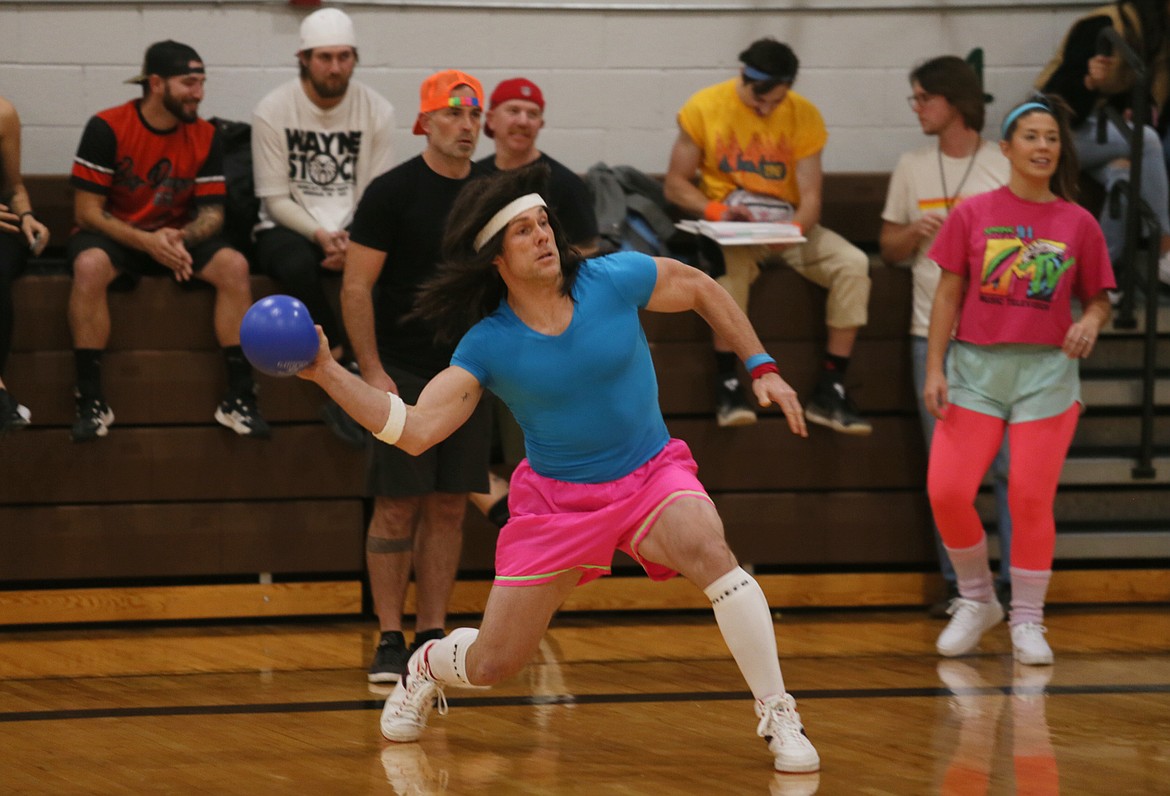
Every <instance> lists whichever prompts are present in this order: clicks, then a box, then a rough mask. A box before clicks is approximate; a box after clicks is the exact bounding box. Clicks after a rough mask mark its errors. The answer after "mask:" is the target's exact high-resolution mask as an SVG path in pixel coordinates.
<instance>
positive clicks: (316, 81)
mask: <svg viewBox="0 0 1170 796" xmlns="http://www.w3.org/2000/svg"><path fill="white" fill-rule="evenodd" d="M297 61H298V62H299V65H300V76H299V77H298V78H296V79H294V80H290V81H288V82H287V83H284V84H282V85H280V86H278V87H277V88H275V89H273V90H272V91H271V92H270V93H269V94H268V95H267V96H266V97H264V99H262V100H261V101H260V103H259V104H258V105H257V106H256V110H255V112H254V113H253V116H252V158H253V163H254V165H253V173H254V177H255V182H256V196H257V197H258V198H259V199H260V201H261V206H260V223H259V224H258V225H257V226H256V264H257V266H258V268H259V269H260V270H261V271H262V272H264V273H266V274H268V275H269V276H271V277H273V278H274V279H276V280H277V282H279V283H280V285H281V288H282V289H283V290H284V291H285V292H287V293H289V294H291V295H293V296H295V297H297V298H298V299H300V300H301V301H302V302H304V304H305V306H306V307H307V308H308V310H309V314H310V315H312V317H313V320H314V321H316V322H317V323H319V324H320V325H321V326H322V328H323V329H324V330H325V333H326V335H328V336H329V339H330V340H331V341H333V342H334V344H335V347H334V349H333V353H334V356H335V357H337V358H341V356H342V350H343V347H342V341H344V340H345V333H344V329H343V327H342V325H341V323H340V322H339V320H338V317H337V314H336V313H335V312H334V311H333V307H332V305H331V304H330V303H329V301H328V300H327V299H326V296H325V291H324V289H323V285H322V281H321V278H322V276H323V274H324V273H325V272H328V271H333V272H337V273H340V272H341V270H342V268H343V267H344V265H345V252H346V247H347V246H348V245H349V232H348V230H347V228H348V226H349V224H350V222H351V221H352V220H353V212H354V208H356V207H357V203H358V200H359V199H360V198H361V195H362V192H363V191H364V190H365V188H366V186H367V185H369V183H370V181H371V180H372V179H373V178H374V177H377V176H378V175H379V174H381V173H382V172H384V171H388V170H389V169H390V168H391V167H392V166H393V165H394V158H393V149H392V146H391V136H392V133H393V130H394V108H393V107H392V106H391V105H390V103H389V102H388V101H387V100H386V99H385V98H384V97H382V96H381V95H380V94H378V93H377V92H375V91H374V90H373V89H371V88H369V87H368V86H366V85H364V84H362V83H360V82H358V81H357V80H354V79H352V78H353V71H354V67H355V66H356V65H357V62H358V52H357V38H356V36H355V35H354V29H353V22H352V20H350V18H349V17H348V16H347V15H346V14H345V13H344V12H343V11H340V10H338V9H336V8H322V9H320V10H318V11H314V12H313V13H312V14H310V15H309V16H307V17H305V19H304V20H303V21H302V23H301V41H300V48H299V50H298V51H297ZM327 420H328V417H327Z"/></svg>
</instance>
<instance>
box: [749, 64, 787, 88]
mask: <svg viewBox="0 0 1170 796" xmlns="http://www.w3.org/2000/svg"><path fill="white" fill-rule="evenodd" d="M743 76H744V77H746V78H747V79H748V80H775V81H776V82H778V83H791V82H792V78H791V77H788V76H787V75H782V76H780V77H777V76H776V75H770V74H768V73H767V72H764V71H761V70H759V69H756V68H755V67H754V66H749V65H748V64H744V65H743Z"/></svg>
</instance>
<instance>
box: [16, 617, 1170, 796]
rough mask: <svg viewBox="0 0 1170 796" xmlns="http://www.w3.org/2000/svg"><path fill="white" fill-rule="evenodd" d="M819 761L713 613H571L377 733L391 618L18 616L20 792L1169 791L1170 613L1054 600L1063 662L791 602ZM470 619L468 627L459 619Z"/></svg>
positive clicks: (790, 673)
mask: <svg viewBox="0 0 1170 796" xmlns="http://www.w3.org/2000/svg"><path fill="white" fill-rule="evenodd" d="M777 619H778V621H777V623H776V628H777V636H778V639H779V644H780V654H781V659H782V664H783V668H784V674H785V678H786V680H787V684H788V687H789V689H790V690H791V691H792V692H793V693H794V694H795V695H796V697H797V699H798V705H799V708H800V711H801V714H802V716H803V718H804V722H805V725H806V727H807V730H808V733H809V735H810V737H811V738H812V739H813V741H814V742H815V743H816V746H817V748H818V750H819V752H820V754H821V758H822V764H823V768H822V771H821V772H820V773H819V775H811V776H784V775H774V774H773V772H772V769H771V759H770V756H769V755H768V753H767V751H766V749H765V746H764V743H763V741H761V740H760V739H758V738H757V737H756V736H755V727H756V720H755V717H754V715H753V713H752V706H751V701H750V697H749V695H748V693H747V690H746V687H745V686H744V684H743V681H742V680H741V679H740V677H739V674H738V672H737V670H736V669H735V666H734V665H733V664H732V662H731V660H730V658H729V657H728V655H727V653H726V650H725V648H724V646H723V644H722V641H721V639H720V637H719V634H718V631H717V629H716V628H715V625H714V622H713V621H712V619H711V617H710V616H709V614H708V613H706V612H674V613H670V612H653V613H643V614H633V613H615V614H584V615H562V616H561V617H558V618H557V619H556V620H554V625H553V628H552V630H551V632H550V633H549V635H548V637H547V639H546V643H545V645H544V647H543V649H542V651H541V656H540V658H539V660H537V661H535V662H534V663H533V664H532V665H531V666H530V667H529V668H528V670H527V671H526V672H525V673H524V674H522V675H521V676H520V677H518V678H516V679H515V680H514V681H511V682H509V683H507V684H506V685H504V686H502V687H498V688H496V689H493V690H491V691H467V690H459V691H457V690H454V689H451V690H449V691H448V698H449V701H450V713H449V715H447V716H445V717H441V718H440V717H439V716H438V715H432V718H431V726H430V728H429V729H428V730H427V732H426V733H425V734H424V736H423V739H422V741H421V742H420V743H417V744H404V745H395V744H389V743H386V742H385V741H383V740H382V739H381V737H380V735H379V733H378V715H379V710H380V707H381V701H382V698H383V697H384V694H382V695H379V694H376V693H372V692H371V691H370V689H369V687H368V686H367V683H366V680H365V666H366V664H367V663H368V660H369V656H370V653H371V649H372V647H373V644H374V641H375V636H376V633H375V629H374V627H373V623H372V622H370V621H356V620H348V619H347V620H343V621H336V622H288V623H270V624H263V625H259V624H234V625H208V624H202V625H190V624H188V625H182V626H174V625H172V626H141V625H140V626H131V627H118V628H113V629H92V628H91V629H68V628H60V629H47V630H12V631H9V632H6V633H4V634H3V635H0V793H20V794H36V793H53V794H57V793H70V794H135V793H145V792H153V793H217V794H219V793H222V794H248V795H249V796H258V795H259V794H283V793H290V794H293V793H295V794H299V795H301V796H304V795H306V794H318V793H322V794H334V793H337V794H346V793H379V794H380V793H385V794H411V795H412V796H421V795H422V794H589V795H590V796H592V795H593V794H623V795H624V794H654V796H665V795H666V794H769V793H770V794H810V793H814V792H816V793H821V794H858V793H863V794H871V795H872V794H899V795H901V794H934V793H944V794H952V793H953V794H971V793H978V794H984V793H987V794H1011V793H1020V794H1055V793H1062V794H1106V793H1107V794H1110V796H1121V795H1122V794H1154V793H1161V794H1165V793H1168V792H1170V790H1168V786H1167V782H1170V612H1168V611H1167V609H1166V606H1165V605H1156V606H1147V607H1077V606H1056V607H1055V608H1053V609H1052V610H1051V612H1050V615H1049V617H1048V627H1049V631H1050V632H1049V636H1048V638H1049V640H1050V642H1051V643H1052V646H1053V648H1054V649H1055V650H1056V654H1057V660H1056V664H1055V665H1054V666H1052V667H1018V666H1015V665H1013V663H1012V660H1011V653H1010V644H1009V642H1008V639H1007V630H1006V627H1004V626H1000V627H998V628H995V629H994V630H992V631H991V632H990V633H989V634H988V637H987V638H986V639H985V640H984V643H983V645H982V647H981V649H980V650H979V651H978V653H977V654H975V655H972V656H970V657H966V658H962V659H956V660H941V659H940V658H939V657H938V656H937V655H936V654H935V653H934V650H933V644H934V639H935V637H936V635H937V633H938V631H939V630H940V629H941V627H942V622H941V621H939V620H931V619H929V618H927V617H926V615H925V613H924V612H923V611H922V610H920V609H914V610H909V609H907V610H855V611H831V612H830V611H824V610H814V611H804V612H783V613H782V614H781V613H778V615H777ZM453 624H454V623H453Z"/></svg>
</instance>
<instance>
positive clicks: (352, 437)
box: [321, 398, 369, 451]
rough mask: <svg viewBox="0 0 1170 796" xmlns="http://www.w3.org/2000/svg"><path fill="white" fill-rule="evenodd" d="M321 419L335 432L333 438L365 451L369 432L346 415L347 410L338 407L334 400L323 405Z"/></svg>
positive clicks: (329, 400)
mask: <svg viewBox="0 0 1170 796" xmlns="http://www.w3.org/2000/svg"><path fill="white" fill-rule="evenodd" d="M321 419H322V420H324V421H325V425H326V426H328V427H329V430H330V431H332V432H333V436H335V437H337V438H338V439H339V440H341V441H342V442H344V443H345V444H346V445H348V446H349V447H351V448H355V449H357V450H359V451H360V450H364V449H365V447H366V437H367V436H368V435H369V432H367V431H366V429H365V427H364V426H362V424H361V423H359V422H358V421H356V420H354V419H353V418H352V417H350V416H349V415H348V414H346V412H345V410H344V409H342V408H341V407H340V406H338V405H337V402H336V401H334V400H333V399H332V398H330V399H328V400H327V401H325V403H324V404H322V405H321Z"/></svg>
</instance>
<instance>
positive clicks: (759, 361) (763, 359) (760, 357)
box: [743, 354, 776, 373]
mask: <svg viewBox="0 0 1170 796" xmlns="http://www.w3.org/2000/svg"><path fill="white" fill-rule="evenodd" d="M768 362H771V363H773V364H775V363H776V360H774V359H772V357H770V356H768V355H767V354H752V355H751V356H750V357H748V358H747V361H746V362H744V363H743V366H744V367H745V368H747V372H748V373H751V372H752V371H753V370H755V369H756V368H758V367H759V366H760V365H764V364H766V363H768Z"/></svg>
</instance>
